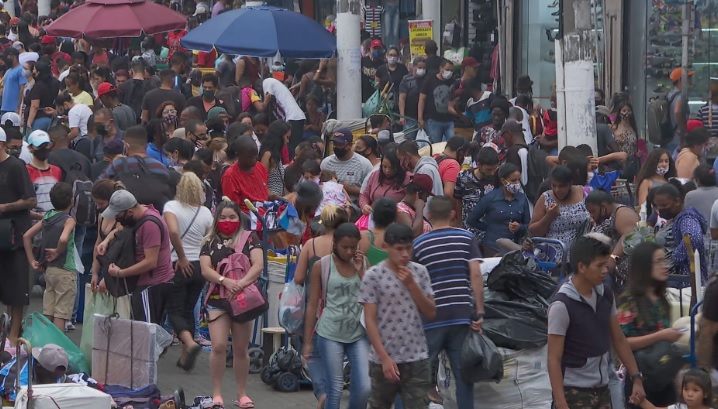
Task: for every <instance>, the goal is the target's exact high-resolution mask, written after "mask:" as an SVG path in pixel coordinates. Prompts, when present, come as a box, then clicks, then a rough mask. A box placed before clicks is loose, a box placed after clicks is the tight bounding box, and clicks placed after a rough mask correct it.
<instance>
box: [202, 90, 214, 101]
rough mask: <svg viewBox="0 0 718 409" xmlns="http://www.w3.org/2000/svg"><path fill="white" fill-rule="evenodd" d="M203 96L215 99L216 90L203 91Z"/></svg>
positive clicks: (210, 99)
mask: <svg viewBox="0 0 718 409" xmlns="http://www.w3.org/2000/svg"><path fill="white" fill-rule="evenodd" d="M202 98H204V99H205V100H207V101H212V100H214V90H210V91H203V92H202Z"/></svg>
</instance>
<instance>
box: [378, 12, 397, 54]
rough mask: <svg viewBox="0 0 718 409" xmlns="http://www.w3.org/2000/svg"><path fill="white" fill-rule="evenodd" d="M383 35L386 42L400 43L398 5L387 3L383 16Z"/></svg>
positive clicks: (391, 43)
mask: <svg viewBox="0 0 718 409" xmlns="http://www.w3.org/2000/svg"><path fill="white" fill-rule="evenodd" d="M382 19H383V21H382V26H381V31H382V33H381V37H382V40H384V44H385V45H386V46H387V47H388V46H390V45H396V46H398V45H399V7H398V5H391V6H390V5H387V6H386V7H385V8H384V15H383V16H382Z"/></svg>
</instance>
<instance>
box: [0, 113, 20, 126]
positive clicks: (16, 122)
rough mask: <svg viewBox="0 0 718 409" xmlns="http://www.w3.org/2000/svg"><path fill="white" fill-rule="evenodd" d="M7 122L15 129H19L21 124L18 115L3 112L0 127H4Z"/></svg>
mask: <svg viewBox="0 0 718 409" xmlns="http://www.w3.org/2000/svg"><path fill="white" fill-rule="evenodd" d="M7 121H10V122H12V126H16V127H19V126H20V124H21V123H22V120H21V119H20V115H18V114H17V112H5V113H4V114H3V115H2V117H0V126H5V124H6V123H7Z"/></svg>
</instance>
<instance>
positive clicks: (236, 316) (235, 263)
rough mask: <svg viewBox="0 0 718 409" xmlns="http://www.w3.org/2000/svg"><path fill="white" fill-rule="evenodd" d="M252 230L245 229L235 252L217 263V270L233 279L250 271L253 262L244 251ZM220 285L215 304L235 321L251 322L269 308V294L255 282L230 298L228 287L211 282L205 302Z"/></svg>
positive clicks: (239, 278) (213, 301) (212, 302)
mask: <svg viewBox="0 0 718 409" xmlns="http://www.w3.org/2000/svg"><path fill="white" fill-rule="evenodd" d="M251 234H252V232H251V231H244V232H242V234H241V235H240V237H239V240H238V241H237V245H236V246H235V247H234V253H233V254H232V255H230V256H229V257H227V258H225V259H224V260H222V261H220V262H219V264H217V272H218V273H219V274H221V275H222V276H224V277H226V278H228V279H231V280H241V279H242V278H244V276H246V275H247V272H249V268H250V266H251V263H250V262H249V258H248V257H247V256H246V255H245V254H244V253H243V252H242V249H244V246H245V244H247V240H249V236H250V235H251ZM217 286H219V300H211V304H214V305H213V306H215V307H218V308H221V309H223V310H224V311H226V312H227V313H228V314H229V315H230V316H231V317H232V320H233V321H236V322H249V321H251V320H253V319H255V318H257V317H259V316H260V315H262V314H264V313H265V312H266V311H267V310H268V309H269V302H267V296H266V295H265V294H264V293H263V292H262V291H261V290H260V289H259V286H257V283H256V282H254V283H252V284H250V285H248V286H246V287H244V289H243V290H242V291H241V292H239V293H237V294H235V295H234V297H232V298H228V294H227V289H226V288H225V287H224V286H221V285H219V284H215V283H210V284H209V288H208V289H207V295H206V296H205V300H204V301H205V304H207V301H209V297H210V295H211V294H212V293H213V292H214V291H215V289H216V288H217Z"/></svg>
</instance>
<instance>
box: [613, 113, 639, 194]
mask: <svg viewBox="0 0 718 409" xmlns="http://www.w3.org/2000/svg"><path fill="white" fill-rule="evenodd" d="M616 112H617V115H616V121H615V122H614V123H613V125H611V130H612V131H613V138H614V140H615V141H616V144H617V145H618V147H619V149H620V150H621V152H626V154H627V155H628V159H627V161H626V163H625V164H624V165H623V172H621V177H622V178H623V179H627V180H629V181H632V180H633V178H635V177H636V174H637V173H638V170H639V168H640V166H641V162H640V160H639V157H638V149H637V142H638V127H637V126H636V118H635V117H634V116H633V107H632V106H631V104H629V103H628V102H623V103H621V104H620V105H619V106H618V107H617V109H616Z"/></svg>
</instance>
